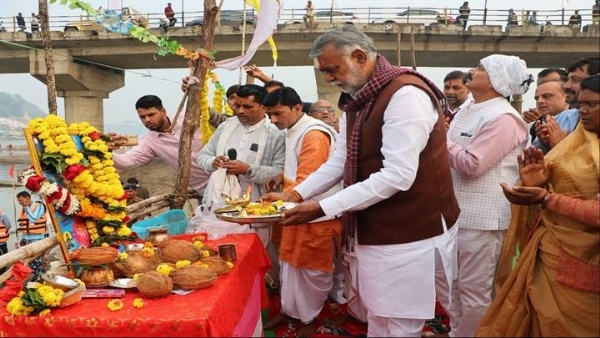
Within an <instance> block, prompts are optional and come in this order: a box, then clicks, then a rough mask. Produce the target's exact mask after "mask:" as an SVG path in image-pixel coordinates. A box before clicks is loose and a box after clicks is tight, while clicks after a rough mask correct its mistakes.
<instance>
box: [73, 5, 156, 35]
mask: <svg viewBox="0 0 600 338" xmlns="http://www.w3.org/2000/svg"><path fill="white" fill-rule="evenodd" d="M127 20H130V21H131V23H132V24H133V25H135V26H140V27H148V18H146V16H145V15H144V14H142V13H141V12H139V11H137V10H135V9H134V8H131V7H123V8H121V11H120V12H119V11H116V10H114V9H105V10H103V11H102V12H101V13H98V16H97V17H96V18H95V19H93V20H92V19H89V18H88V19H85V20H83V19H82V20H79V21H74V22H69V23H67V24H66V25H65V32H76V31H96V32H99V31H102V30H109V31H110V30H111V29H109V28H110V27H112V26H114V25H115V24H120V23H124V22H126V21H127Z"/></svg>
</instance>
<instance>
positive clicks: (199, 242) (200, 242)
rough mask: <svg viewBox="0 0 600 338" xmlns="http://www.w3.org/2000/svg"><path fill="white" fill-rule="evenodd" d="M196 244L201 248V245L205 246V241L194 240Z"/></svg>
mask: <svg viewBox="0 0 600 338" xmlns="http://www.w3.org/2000/svg"><path fill="white" fill-rule="evenodd" d="M194 245H195V246H196V247H198V248H201V247H203V246H204V243H202V241H195V242H194Z"/></svg>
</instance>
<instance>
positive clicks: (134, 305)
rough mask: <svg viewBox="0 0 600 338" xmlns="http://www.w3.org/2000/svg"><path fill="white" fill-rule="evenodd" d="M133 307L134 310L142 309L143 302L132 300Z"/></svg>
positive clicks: (139, 299)
mask: <svg viewBox="0 0 600 338" xmlns="http://www.w3.org/2000/svg"><path fill="white" fill-rule="evenodd" d="M133 307H134V308H136V309H141V308H143V307H144V300H143V299H141V298H136V299H134V300H133Z"/></svg>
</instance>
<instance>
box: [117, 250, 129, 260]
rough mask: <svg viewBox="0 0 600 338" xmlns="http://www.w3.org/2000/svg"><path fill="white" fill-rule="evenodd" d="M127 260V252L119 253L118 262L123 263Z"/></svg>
mask: <svg viewBox="0 0 600 338" xmlns="http://www.w3.org/2000/svg"><path fill="white" fill-rule="evenodd" d="M127 258H129V255H128V254H127V252H121V253H120V254H119V259H120V260H123V261H124V260H127Z"/></svg>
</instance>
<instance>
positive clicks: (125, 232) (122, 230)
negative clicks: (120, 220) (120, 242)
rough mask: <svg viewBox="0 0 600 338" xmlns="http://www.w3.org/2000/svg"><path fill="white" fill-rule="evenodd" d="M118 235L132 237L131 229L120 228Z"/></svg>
mask: <svg viewBox="0 0 600 338" xmlns="http://www.w3.org/2000/svg"><path fill="white" fill-rule="evenodd" d="M117 235H118V236H121V237H126V236H129V235H131V229H129V228H128V227H126V226H122V227H120V228H119V230H117Z"/></svg>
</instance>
